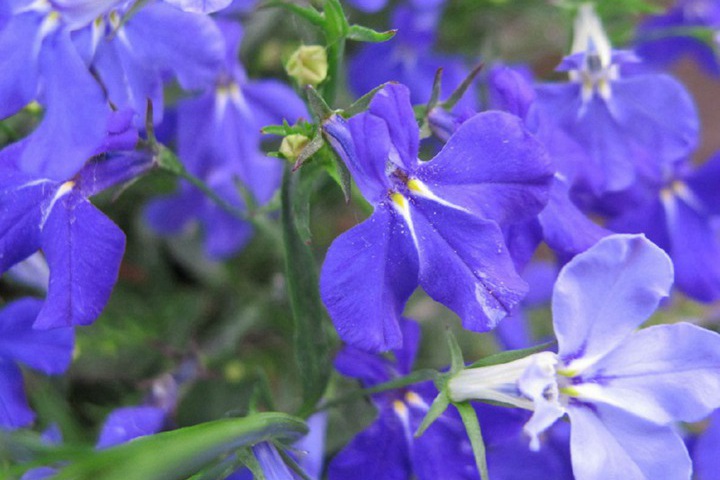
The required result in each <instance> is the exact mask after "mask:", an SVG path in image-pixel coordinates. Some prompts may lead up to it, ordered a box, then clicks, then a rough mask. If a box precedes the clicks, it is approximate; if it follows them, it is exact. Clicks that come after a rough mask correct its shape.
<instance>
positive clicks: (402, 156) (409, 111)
mask: <svg viewBox="0 0 720 480" xmlns="http://www.w3.org/2000/svg"><path fill="white" fill-rule="evenodd" d="M368 112H370V113H371V114H372V115H375V116H377V117H380V118H382V119H383V120H384V121H385V123H386V124H387V128H388V131H389V132H390V140H391V142H392V146H393V147H394V148H395V150H392V149H391V153H390V160H391V161H392V162H393V163H395V164H396V165H397V166H398V167H403V169H404V170H408V171H412V170H414V169H415V168H416V166H417V163H418V148H419V146H420V129H419V128H418V125H417V121H416V120H415V112H414V111H413V108H412V104H411V103H410V90H408V88H407V87H406V86H405V85H401V84H397V83H396V84H388V85H386V86H385V87H384V88H383V89H382V90H380V91H379V92H377V93H376V94H375V96H374V97H373V99H372V101H371V102H370V106H369V107H368Z"/></svg>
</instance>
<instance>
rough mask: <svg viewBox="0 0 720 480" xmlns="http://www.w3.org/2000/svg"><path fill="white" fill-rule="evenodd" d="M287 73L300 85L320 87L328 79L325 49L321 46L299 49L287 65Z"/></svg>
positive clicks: (303, 46)
mask: <svg viewBox="0 0 720 480" xmlns="http://www.w3.org/2000/svg"><path fill="white" fill-rule="evenodd" d="M285 71H286V72H287V73H288V75H290V76H291V77H292V78H294V79H295V80H296V81H297V82H298V83H299V84H300V85H303V86H304V85H312V86H316V85H318V84H319V83H320V82H322V81H323V80H325V77H327V71H328V62H327V54H326V53H325V48H324V47H322V46H320V45H302V46H300V47H298V49H297V50H295V52H294V53H293V54H292V55H291V56H290V59H289V60H288V61H287V63H286V64H285Z"/></svg>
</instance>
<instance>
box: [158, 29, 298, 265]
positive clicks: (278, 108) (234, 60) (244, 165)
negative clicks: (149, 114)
mask: <svg viewBox="0 0 720 480" xmlns="http://www.w3.org/2000/svg"><path fill="white" fill-rule="evenodd" d="M218 25H219V26H220V28H221V31H222V33H223V35H224V39H225V61H224V64H223V67H222V69H220V70H219V71H218V74H217V76H216V77H215V83H214V84H213V85H212V86H211V88H209V89H206V90H205V91H204V92H203V93H202V94H201V95H200V96H198V97H196V98H191V99H187V100H183V101H181V102H179V104H178V115H177V121H178V132H177V133H178V153H179V156H180V158H181V160H182V161H183V163H184V164H185V166H186V168H187V169H188V171H190V172H191V173H192V174H193V175H195V176H197V177H199V178H201V179H203V180H204V181H205V182H206V183H207V184H208V185H209V186H210V187H212V188H213V189H214V190H215V192H216V193H217V194H218V195H219V196H221V197H222V198H223V199H224V200H225V201H227V202H228V203H230V204H231V205H234V206H236V207H238V208H240V209H243V208H244V206H245V205H244V201H243V199H242V197H241V196H240V193H239V191H238V187H237V185H236V182H240V183H241V184H242V185H244V186H245V187H246V188H247V189H248V190H249V191H250V193H252V195H253V196H254V199H255V201H256V202H258V203H260V204H263V203H266V202H267V201H268V200H270V198H271V197H272V195H273V194H274V193H275V191H276V190H277V188H278V187H279V184H280V176H281V173H282V163H281V161H280V160H278V159H276V158H272V157H268V156H267V155H265V154H264V153H263V151H262V143H261V140H262V139H261V133H260V129H261V128H262V127H263V126H265V125H269V124H280V123H282V122H283V120H288V121H289V122H291V123H294V122H295V121H297V120H298V118H300V117H302V116H308V115H307V112H306V109H305V106H304V105H303V103H302V101H301V100H300V98H298V96H297V95H296V94H295V92H293V91H292V89H290V88H289V87H287V86H286V85H283V84H282V83H280V82H278V81H276V80H249V79H248V78H247V75H246V73H245V71H244V69H243V67H242V65H241V64H240V63H239V61H238V54H239V49H240V40H241V38H242V29H241V27H240V25H239V24H237V23H232V22H228V21H218ZM146 219H147V220H148V222H149V223H150V225H151V226H152V227H153V228H154V229H155V230H156V231H158V232H159V233H161V234H164V235H175V234H177V233H179V232H181V231H182V230H183V229H184V228H185V227H186V226H187V225H188V224H189V223H190V222H192V221H194V220H197V221H198V222H199V223H200V224H201V225H202V227H203V230H204V231H205V251H206V252H207V254H208V256H209V257H210V258H213V259H223V258H227V257H229V256H231V255H233V254H235V253H237V252H238V250H240V249H241V248H242V247H243V246H244V245H245V244H246V243H247V241H248V240H249V239H250V238H251V236H252V227H251V226H250V224H248V223H247V222H243V221H242V220H239V219H237V218H236V217H233V216H232V215H231V214H229V213H228V212H226V211H225V210H223V209H221V208H220V207H219V206H217V205H216V204H214V203H213V202H212V201H211V200H210V199H208V198H205V196H204V195H203V194H202V193H201V192H200V191H199V190H197V189H196V188H194V187H191V186H190V185H188V184H183V185H182V186H181V188H180V190H179V192H177V193H175V194H174V195H171V196H169V197H165V198H161V199H158V200H155V201H154V202H152V203H151V204H150V205H149V206H148V209H147V211H146Z"/></svg>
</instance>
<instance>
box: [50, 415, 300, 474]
mask: <svg viewBox="0 0 720 480" xmlns="http://www.w3.org/2000/svg"><path fill="white" fill-rule="evenodd" d="M305 432H307V426H306V425H305V423H304V422H302V421H301V420H299V419H297V418H294V417H291V416H289V415H286V414H283V413H259V414H256V415H252V416H250V417H245V418H227V419H222V420H216V421H213V422H208V423H202V424H200V425H195V426H192V427H186V428H181V429H178V430H173V431H170V432H163V433H158V434H156V435H150V436H147V437H141V438H137V439H135V440H133V441H132V442H129V443H126V444H123V445H120V446H117V447H113V448H109V449H107V450H102V451H99V452H94V453H92V454H90V455H88V456H85V457H83V458H81V459H78V460H76V461H75V462H72V463H70V464H69V465H67V466H66V467H64V468H62V470H60V472H59V473H58V474H57V475H56V476H54V477H53V478H54V479H56V480H70V479H72V480H127V479H131V478H132V479H135V478H138V479H143V480H174V479H178V480H180V479H184V478H187V477H188V476H190V475H192V474H194V473H195V472H197V471H199V470H200V469H201V468H203V467H204V466H205V465H207V464H209V463H210V462H212V461H214V460H216V459H218V458H219V457H221V456H222V455H227V454H229V453H231V452H233V451H234V450H237V449H238V448H241V447H245V446H250V445H253V444H255V443H258V442H262V441H265V440H270V439H273V438H277V437H287V438H297V437H299V436H300V435H302V434H303V433H305Z"/></svg>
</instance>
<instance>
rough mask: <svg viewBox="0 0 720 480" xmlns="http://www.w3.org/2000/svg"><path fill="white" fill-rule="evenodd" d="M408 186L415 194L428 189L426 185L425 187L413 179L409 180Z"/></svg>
mask: <svg viewBox="0 0 720 480" xmlns="http://www.w3.org/2000/svg"><path fill="white" fill-rule="evenodd" d="M407 186H408V188H409V189H410V190H412V191H413V192H418V193H423V192H424V191H425V190H427V188H425V185H423V184H422V183H421V182H420V181H419V180H416V179H414V178H413V179H411V180H408V182H407Z"/></svg>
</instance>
